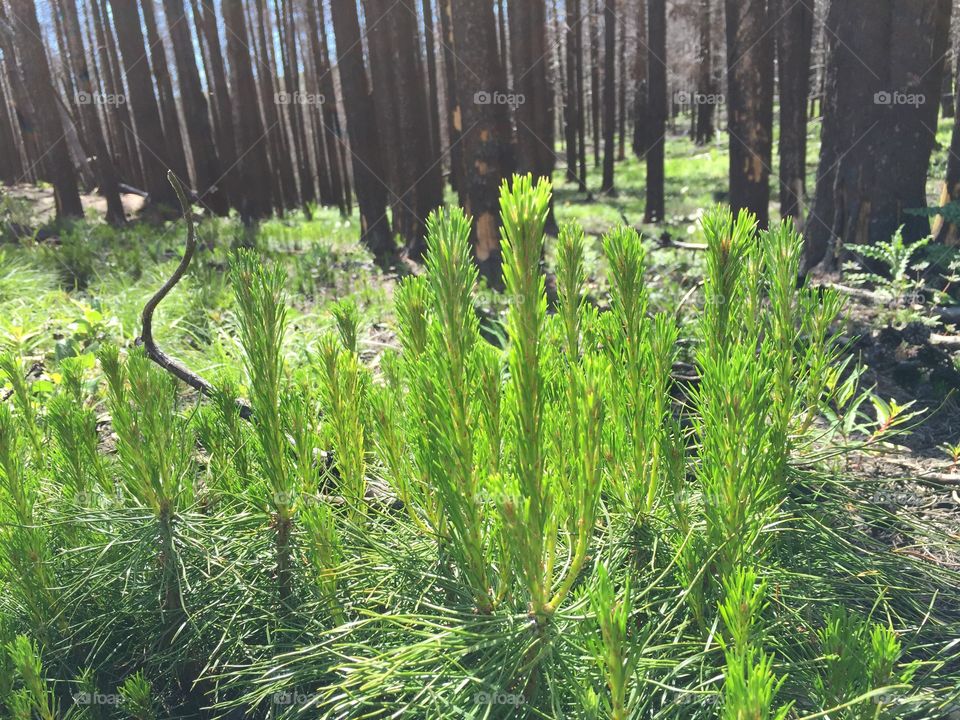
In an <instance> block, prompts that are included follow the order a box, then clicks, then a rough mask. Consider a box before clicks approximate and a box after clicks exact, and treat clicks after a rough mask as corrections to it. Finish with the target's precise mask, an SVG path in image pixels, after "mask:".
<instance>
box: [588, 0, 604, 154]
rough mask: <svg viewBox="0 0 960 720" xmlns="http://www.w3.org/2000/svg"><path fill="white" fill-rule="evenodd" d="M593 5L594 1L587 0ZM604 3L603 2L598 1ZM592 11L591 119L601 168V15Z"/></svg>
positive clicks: (594, 9) (594, 147)
mask: <svg viewBox="0 0 960 720" xmlns="http://www.w3.org/2000/svg"><path fill="white" fill-rule="evenodd" d="M587 2H588V3H593V2H594V0H587ZM597 2H603V0H597ZM598 7H599V6H598V5H594V6H593V7H592V8H591V11H590V119H591V123H592V133H593V165H594V167H600V107H601V106H600V18H599V15H600V13H599V12H598V11H597V8H598Z"/></svg>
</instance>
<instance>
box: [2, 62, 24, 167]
mask: <svg viewBox="0 0 960 720" xmlns="http://www.w3.org/2000/svg"><path fill="white" fill-rule="evenodd" d="M3 75H4V70H3V67H2V66H0V182H4V183H13V182H16V180H17V178H18V177H20V175H21V173H22V169H21V167H20V153H19V152H18V149H17V136H16V135H15V133H14V129H13V120H12V119H11V116H10V103H9V100H8V99H7V91H6V87H5V85H4V80H3Z"/></svg>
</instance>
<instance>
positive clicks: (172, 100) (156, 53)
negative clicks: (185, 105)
mask: <svg viewBox="0 0 960 720" xmlns="http://www.w3.org/2000/svg"><path fill="white" fill-rule="evenodd" d="M140 9H141V14H142V15H143V24H144V27H146V29H147V49H148V50H149V57H150V65H151V67H152V68H153V77H154V80H156V83H157V91H158V93H159V98H158V99H159V102H160V119H161V121H162V122H163V136H164V138H165V140H166V149H167V156H168V157H169V162H170V163H171V167H172V168H173V171H174V172H175V173H176V174H177V176H178V177H180V178H182V179H183V180H184V181H185V182H186V181H188V180H189V179H190V175H189V172H188V167H187V154H186V151H185V148H184V138H183V133H182V132H181V131H180V116H179V113H178V112H177V101H176V96H175V95H174V94H173V81H172V80H171V78H170V69H169V66H168V64H167V55H166V52H165V51H164V44H163V40H162V39H161V37H160V33H159V31H158V30H157V16H156V15H155V14H154V5H153V0H140Z"/></svg>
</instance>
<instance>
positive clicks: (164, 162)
mask: <svg viewBox="0 0 960 720" xmlns="http://www.w3.org/2000/svg"><path fill="white" fill-rule="evenodd" d="M952 4H953V2H952V1H951V0H910V1H909V2H908V1H907V0H870V1H869V2H867V0H847V1H845V2H842V3H840V2H833V3H829V5H828V4H827V2H826V0H799V1H794V0H683V1H682V2H680V1H673V2H667V0H419V2H412V1H411V2H401V3H395V2H393V1H392V0H47V3H46V4H38V3H37V2H36V0H0V180H2V181H3V182H6V183H17V182H23V181H26V182H35V181H37V180H41V179H42V180H47V181H49V182H50V183H51V185H52V186H53V189H54V195H55V200H56V208H57V212H58V215H59V216H60V217H75V216H79V215H81V214H82V213H83V207H82V204H81V200H80V198H81V193H84V192H89V191H91V190H92V189H93V188H94V186H95V187H96V189H97V191H98V192H99V193H100V194H101V195H102V196H103V198H104V200H105V205H106V219H107V220H108V221H109V222H111V223H114V224H120V223H123V222H125V220H126V215H125V212H124V206H123V202H122V195H123V192H126V191H130V190H131V189H132V190H139V191H141V192H142V193H145V194H146V195H147V199H148V204H147V208H148V210H149V209H150V208H156V210H157V211H158V213H159V215H160V217H164V216H166V215H167V213H168V212H169V210H171V209H172V210H174V211H175V208H174V206H175V204H176V197H175V195H174V193H173V191H172V188H171V187H170V184H169V183H168V181H167V172H168V170H171V169H172V170H173V171H174V172H175V173H176V174H177V175H178V176H180V178H181V179H183V180H184V181H185V182H187V183H188V184H189V185H190V187H191V188H192V191H193V200H194V202H196V203H197V204H199V205H200V206H201V207H203V208H204V209H205V210H207V211H208V212H211V213H214V214H220V215H223V214H226V213H228V212H231V211H235V212H236V213H238V214H239V216H240V217H241V218H242V219H243V220H244V222H246V223H248V224H252V223H255V222H256V221H258V220H259V219H261V218H264V217H266V216H268V215H271V214H284V213H288V212H298V211H300V212H304V213H306V214H307V215H309V214H311V213H312V212H313V209H314V207H315V206H316V205H317V204H319V205H322V206H329V207H334V208H337V209H339V211H340V212H342V213H345V214H346V213H350V212H351V210H352V207H353V202H354V200H355V201H356V204H357V207H358V209H359V214H360V233H361V237H362V239H363V241H364V242H365V243H366V244H367V245H368V246H369V248H370V249H371V251H372V252H373V254H374V255H375V256H376V258H377V259H378V261H380V262H383V263H389V262H393V261H394V260H395V259H396V258H397V257H398V255H400V254H403V255H405V256H407V257H409V258H411V259H414V260H417V259H420V257H421V255H422V253H423V250H424V232H425V227H426V219H427V217H428V215H429V213H430V212H431V211H433V210H434V209H435V208H437V207H438V206H440V205H441V204H442V203H443V202H444V172H446V173H447V179H448V181H449V185H450V187H451V188H452V189H453V190H455V192H456V193H457V194H458V196H459V201H460V203H461V204H462V205H463V206H464V207H465V208H466V209H467V210H468V211H469V212H470V213H471V215H472V216H473V221H474V225H473V232H472V241H473V243H474V252H475V255H476V259H477V262H478V264H479V265H480V267H481V269H482V270H483V272H484V275H485V276H486V277H487V279H488V281H490V282H491V283H492V284H496V283H498V282H499V272H500V218H499V209H498V208H499V205H498V199H499V190H500V186H501V184H502V183H503V182H504V181H505V180H507V181H509V178H510V177H511V174H512V173H513V172H515V171H518V172H523V173H533V174H534V175H537V176H552V175H553V174H554V169H555V167H556V165H557V161H558V160H559V161H560V163H561V165H562V164H563V163H565V167H562V172H563V176H564V177H565V178H566V180H567V181H568V182H570V183H571V184H573V186H574V187H575V188H576V190H577V191H578V192H580V193H587V192H588V191H589V190H590V189H591V187H590V186H591V185H592V184H593V183H594V182H596V183H597V188H596V189H597V190H598V191H600V192H602V193H608V194H613V193H615V192H617V191H618V190H619V191H620V192H623V188H618V187H617V185H618V184H617V163H618V162H619V161H622V160H623V159H624V154H625V145H626V140H627V135H628V134H629V135H630V136H631V140H632V142H631V145H632V148H633V152H634V154H635V155H636V157H637V158H638V159H639V160H640V161H641V162H643V164H644V165H645V167H646V177H645V181H644V186H643V190H642V192H644V194H645V212H644V221H645V222H647V223H659V222H662V221H663V220H664V217H665V214H666V205H667V198H666V193H665V185H666V170H667V165H666V162H667V157H666V156H667V154H668V153H667V147H668V142H667V141H668V137H669V136H670V134H671V133H673V134H677V133H678V130H677V120H678V116H679V114H680V113H688V115H687V119H688V121H689V132H690V136H691V137H692V138H693V140H694V142H695V143H697V144H699V145H709V144H712V143H713V142H714V140H715V135H716V132H717V127H718V125H719V124H720V123H722V122H725V123H726V129H727V140H728V144H729V150H728V151H729V176H728V180H729V194H728V197H729V202H730V204H731V205H732V206H733V207H734V208H735V209H740V208H743V209H747V210H749V211H751V212H753V213H755V215H756V217H757V220H758V222H759V223H760V224H761V225H766V224H768V223H769V221H770V215H771V213H770V204H771V195H772V192H775V193H776V197H777V198H778V200H779V211H780V212H779V214H780V215H781V216H783V217H791V218H793V219H794V220H795V221H796V223H797V224H798V226H800V227H802V228H804V229H805V230H806V243H807V244H806V252H805V255H806V257H805V264H806V266H808V267H810V266H812V265H814V264H816V263H818V262H820V261H822V260H824V259H826V260H829V261H831V262H835V261H836V260H837V259H839V257H840V256H841V254H842V253H841V248H842V246H843V245H844V244H851V243H863V242H875V241H877V240H879V239H882V238H885V237H887V236H889V235H890V234H891V233H892V232H893V231H894V230H895V229H896V228H897V227H898V226H899V225H901V224H903V225H905V228H906V230H905V232H906V237H907V238H908V239H913V238H916V237H920V236H921V235H923V234H926V233H927V232H929V223H928V222H927V220H926V219H925V218H924V217H923V215H922V214H918V213H912V212H910V211H911V210H913V209H919V208H923V207H924V205H925V203H926V197H925V186H926V180H927V172H928V169H929V168H928V166H929V160H930V154H931V150H932V148H933V143H934V141H935V140H934V138H935V130H936V123H937V118H938V115H939V113H940V112H942V113H943V114H944V116H954V117H956V115H958V114H960V113H955V112H954V110H955V107H957V102H958V101H957V100H956V95H957V93H954V87H955V86H956V85H957V81H955V79H954V75H953V68H952V65H951V64H950V63H946V62H944V60H943V58H944V56H945V55H946V54H947V53H946V51H947V48H948V46H949V43H950V39H949V28H950V16H951V10H952V8H951V6H952ZM47 8H49V12H48V10H47ZM328 13H329V14H328ZM34 30H36V32H33V31H34ZM955 35H957V36H958V38H960V33H955ZM674 40H676V43H674ZM724 54H725V62H723V61H718V60H717V58H718V57H719V58H723V57H724ZM721 76H722V77H723V82H721V79H720V78H721ZM775 89H776V91H777V92H776V98H777V100H778V105H777V107H778V111H779V112H778V115H777V118H778V120H779V134H778V136H779V142H778V147H777V157H776V166H774V161H775V159H774V153H773V142H774V137H775V132H774V130H775V127H774V121H775V119H774V109H775V105H774V100H775ZM687 96H689V97H687ZM671 98H672V100H671ZM811 115H816V116H818V117H822V132H821V153H820V160H819V167H818V169H817V173H816V182H815V187H813V188H808V187H807V178H808V176H809V175H810V172H809V171H810V170H811V168H808V163H807V144H808V143H807V137H808V117H810V116H811ZM955 122H956V120H955ZM558 140H559V141H560V142H559V143H558ZM591 144H592V153H593V159H594V167H595V168H596V170H595V171H593V172H597V174H598V175H599V177H598V178H597V179H596V180H591V179H590V178H588V170H589V169H590V168H589V167H588V163H587V155H588V152H589V147H588V146H589V145H591ZM957 157H960V125H958V126H957V127H956V128H955V131H954V134H953V138H952V142H951V156H950V157H949V159H948V163H947V168H946V175H945V177H943V178H941V180H943V182H944V185H943V195H942V202H943V203H947V202H960V160H957V159H956V158H957ZM774 167H776V170H775V171H774V170H773V168H774ZM771 176H772V177H771ZM592 177H595V176H594V175H592V173H591V178H592ZM808 191H809V192H811V193H812V195H813V198H812V202H811V201H810V200H808ZM721 193H722V191H721V192H720V193H718V194H721ZM165 207H166V208H168V210H167V211H164V208H165ZM548 229H549V230H550V231H555V230H556V222H555V219H554V217H553V209H552V208H551V215H550V218H549V222H548ZM936 231H937V233H938V236H939V237H940V239H941V240H943V241H944V242H949V243H951V244H956V243H958V242H960V238H958V234H960V233H958V231H957V229H956V228H955V227H953V226H950V225H944V224H943V223H939V224H938V226H937V227H936Z"/></svg>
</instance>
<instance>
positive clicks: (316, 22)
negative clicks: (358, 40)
mask: <svg viewBox="0 0 960 720" xmlns="http://www.w3.org/2000/svg"><path fill="white" fill-rule="evenodd" d="M318 5H319V7H318ZM307 35H308V40H309V44H310V52H311V54H312V55H313V63H314V68H315V72H316V74H317V78H318V80H317V84H318V87H319V88H320V92H321V93H322V94H323V104H322V106H321V107H320V125H321V127H320V130H321V132H320V140H321V144H322V147H323V150H324V151H325V152H326V156H327V169H328V172H329V175H330V180H329V184H330V194H331V200H332V201H333V202H334V204H336V205H337V206H338V207H339V208H340V211H341V212H342V213H346V212H347V205H348V203H349V198H348V197H347V194H346V193H345V188H344V183H343V178H342V176H341V173H340V165H341V157H340V156H341V154H342V153H343V152H344V143H343V140H342V139H341V138H342V135H343V133H342V131H341V129H340V117H339V116H338V114H337V98H336V95H335V94H334V88H333V74H332V72H331V71H330V59H329V52H328V47H327V29H326V22H325V19H324V17H323V5H322V4H319V3H318V2H317V0H310V1H309V2H308V3H307ZM321 187H323V186H322V185H321Z"/></svg>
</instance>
